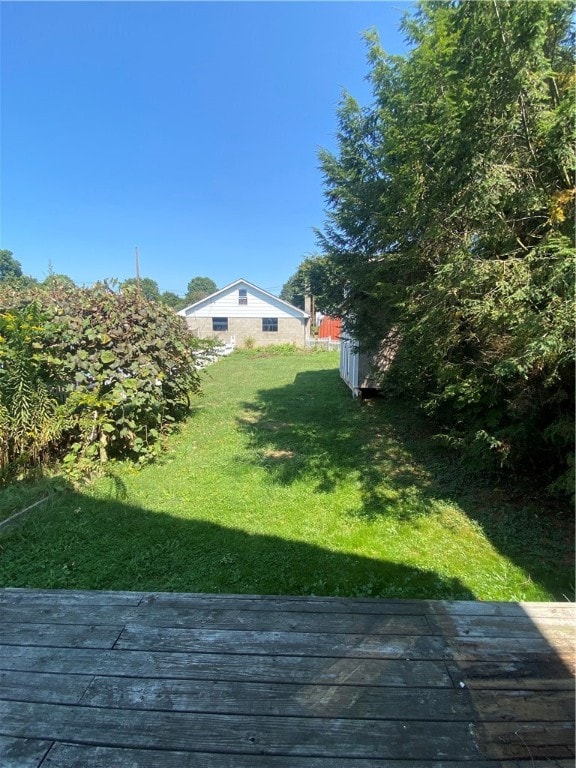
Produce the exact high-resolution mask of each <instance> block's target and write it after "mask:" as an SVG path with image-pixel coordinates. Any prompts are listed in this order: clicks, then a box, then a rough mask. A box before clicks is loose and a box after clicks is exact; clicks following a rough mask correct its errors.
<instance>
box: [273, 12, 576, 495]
mask: <svg viewBox="0 0 576 768" xmlns="http://www.w3.org/2000/svg"><path fill="white" fill-rule="evenodd" d="M572 12H573V5H572V3H570V2H564V1H563V0H555V1H553V2H529V1H528V0H513V1H510V0H492V2H482V3H479V2H473V1H472V0H462V1H460V2H422V3H420V4H419V6H418V8H417V10H416V12H414V13H412V14H410V15H407V16H406V17H405V18H404V20H403V23H402V29H403V31H404V33H405V35H406V37H407V40H408V44H409V50H408V53H407V54H406V55H403V56H391V55H389V54H387V53H386V52H385V51H384V50H383V49H382V47H381V45H380V43H379V39H378V36H377V33H376V32H375V31H371V32H369V33H368V34H367V35H366V41H367V48H368V62H369V80H370V83H371V86H372V97H373V100H372V103H371V104H369V105H368V106H361V105H360V104H359V103H358V102H357V101H356V100H355V99H354V98H353V97H352V96H351V95H349V94H347V93H344V94H343V96H342V98H341V102H340V105H339V109H338V135H337V151H336V152H328V151H321V153H320V163H321V169H322V174H323V179H324V186H325V197H326V203H327V209H326V222H325V225H324V227H323V228H322V229H321V230H319V231H318V243H319V246H320V249H321V254H320V256H319V257H318V259H312V262H313V263H314V262H316V264H317V266H318V269H320V271H321V272H322V271H323V272H324V278H323V280H322V281H321V286H320V294H321V302H322V304H323V308H324V311H331V312H333V313H334V314H337V315H339V316H340V317H342V318H343V319H344V322H345V327H346V328H347V330H348V331H349V332H351V333H352V334H353V335H354V337H355V338H356V339H357V340H358V342H359V344H360V346H361V348H363V349H364V350H366V351H370V352H375V351H377V350H378V349H380V348H381V347H382V345H383V344H384V345H386V344H388V346H389V348H395V349H396V350H397V351H396V354H395V359H394V363H393V365H392V366H391V367H390V368H389V369H388V371H387V372H386V373H385V374H384V375H383V388H384V392H388V393H391V394H394V395H400V394H401V395H402V396H406V395H409V396H410V397H412V398H413V400H414V401H415V402H416V403H417V404H418V406H419V407H420V408H422V409H423V411H424V412H425V413H426V414H427V415H428V416H429V417H430V418H431V419H432V420H433V421H434V423H435V424H436V426H437V432H438V439H439V440H440V441H442V442H444V443H445V444H446V445H449V446H452V447H454V448H455V449H457V450H458V451H459V452H460V454H461V455H462V456H463V457H464V458H465V459H466V460H468V461H469V462H470V463H471V464H472V465H474V466H475V467H477V468H489V467H494V468H497V467H501V468H504V469H507V470H509V471H513V472H523V473H529V474H530V475H531V476H536V477H539V478H540V479H541V480H542V481H544V483H545V484H546V485H547V486H548V488H549V489H550V490H551V491H552V492H560V493H564V492H572V491H573V487H574V485H573V482H574V480H573V466H574V460H573V456H574V421H573V395H574V343H573V333H574V319H575V318H574V293H573V285H574V256H575V249H574V197H575V191H574V170H575V158H574V122H573V115H574V45H573V43H574V37H573V30H572V29H571V21H572V18H571V14H572ZM303 266H304V278H305V281H306V279H307V280H308V283H310V282H312V283H313V281H314V269H313V264H312V268H311V264H310V263H309V264H306V263H305V264H304V265H303ZM295 277H297V276H295ZM300 277H302V274H300ZM293 282H294V281H293ZM296 283H298V280H296ZM290 288H294V285H293V284H292V285H290V281H289V284H287V290H288V289H290ZM296 289H298V285H296Z"/></svg>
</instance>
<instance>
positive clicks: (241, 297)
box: [238, 288, 248, 304]
mask: <svg viewBox="0 0 576 768" xmlns="http://www.w3.org/2000/svg"><path fill="white" fill-rule="evenodd" d="M238 304H248V290H247V288H239V289H238Z"/></svg>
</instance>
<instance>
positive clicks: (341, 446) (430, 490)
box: [239, 370, 573, 599]
mask: <svg viewBox="0 0 576 768" xmlns="http://www.w3.org/2000/svg"><path fill="white" fill-rule="evenodd" d="M243 408H244V412H243V414H242V416H241V417H240V419H239V424H240V427H241V428H242V429H243V430H244V431H245V433H246V434H247V435H248V438H249V444H250V447H251V448H252V450H253V454H254V455H255V456H256V459H255V461H256V463H257V464H259V465H260V466H262V467H264V468H265V469H266V470H267V472H268V475H269V478H270V481H271V482H272V483H277V484H280V485H289V484H291V483H294V482H297V481H300V480H304V481H306V482H309V483H310V484H311V485H312V487H313V488H314V489H315V491H316V492H318V493H323V492H330V491H333V490H334V489H335V488H336V487H337V485H338V484H339V483H342V482H348V483H350V482H351V481H355V482H356V483H357V485H358V487H359V490H360V496H361V506H360V508H357V509H354V510H350V514H351V515H354V516H356V517H360V518H363V519H367V520H374V519H377V518H378V517H381V516H387V517H394V518H396V519H398V520H408V519H413V518H416V517H419V516H426V515H430V514H433V513H435V511H438V509H441V508H444V509H446V507H447V506H450V505H453V506H457V507H458V508H460V509H461V510H462V511H463V512H465V514H466V515H467V516H468V518H469V519H470V520H473V521H475V522H476V523H477V524H479V525H480V526H481V527H482V529H483V531H484V533H485V534H486V535H487V537H488V538H489V539H490V541H491V543H492V545H493V546H494V547H495V548H496V549H497V550H498V551H499V552H500V553H502V554H504V555H505V556H507V557H508V558H509V559H510V560H511V561H513V562H514V563H516V564H517V565H518V566H519V567H521V568H522V569H523V570H525V571H526V572H527V573H530V574H531V577H532V578H533V580H534V581H536V582H537V583H538V584H540V585H541V586H543V587H545V588H546V589H547V590H549V591H550V592H552V593H553V594H556V595H557V596H558V598H559V599H562V597H563V596H564V595H570V594H572V592H573V583H572V581H571V578H572V577H571V574H572V565H571V564H572V562H573V559H572V556H573V551H572V546H571V543H572V538H571V536H570V534H569V530H570V523H571V520H568V519H565V520H564V521H562V520H560V521H559V520H558V518H557V517H554V515H550V514H548V515H547V514H546V513H545V511H543V510H542V508H540V507H538V505H537V504H527V503H526V499H514V498H512V497H511V494H510V492H508V493H506V492H504V491H501V490H498V489H496V488H494V487H492V486H490V485H489V484H488V483H487V482H485V483H484V484H482V483H481V482H480V481H479V480H478V478H476V479H473V478H471V477H470V474H469V473H468V474H466V471H465V468H464V467H462V466H461V465H459V464H458V463H457V462H455V461H454V460H453V459H452V458H451V457H450V455H449V454H447V453H446V452H445V451H444V450H443V449H441V448H439V447H437V446H435V445H434V444H433V442H432V441H431V439H430V434H429V429H428V427H427V425H426V424H425V423H424V422H423V421H422V420H421V419H419V418H418V417H417V416H416V415H415V414H414V412H413V411H411V410H410V408H409V407H408V406H406V405H403V404H402V405H399V404H390V403H387V402H385V401H384V400H381V399H374V400H369V401H364V402H361V401H354V400H352V398H351V397H350V394H349V391H348V390H347V388H346V386H345V385H344V384H343V383H342V382H341V381H340V378H339V375H338V371H336V370H327V371H307V372H303V373H299V374H297V376H296V377H295V380H294V382H293V383H292V384H290V385H287V386H283V387H278V388H274V389H266V390H260V391H259V392H258V395H257V399H256V400H255V401H253V402H249V403H244V404H243ZM572 599H573V598H572Z"/></svg>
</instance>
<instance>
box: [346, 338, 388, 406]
mask: <svg viewBox="0 0 576 768" xmlns="http://www.w3.org/2000/svg"><path fill="white" fill-rule="evenodd" d="M400 342H401V336H400V333H399V332H398V330H397V329H396V328H392V329H391V330H390V331H389V332H388V335H387V336H386V337H385V338H384V339H382V341H381V342H380V345H379V348H378V349H377V350H376V352H374V353H372V354H366V353H365V352H362V349H361V347H360V345H359V343H358V341H357V340H356V339H355V338H353V337H352V336H351V335H350V334H349V333H346V331H342V334H341V336H340V376H341V377H342V378H343V379H344V381H345V382H346V384H347V385H348V386H349V387H350V389H351V390H352V395H353V396H354V397H361V396H362V395H363V394H365V393H367V392H370V391H371V392H374V391H375V390H379V389H380V379H381V378H382V374H384V373H385V372H386V371H387V370H388V369H389V368H390V366H391V365H392V363H393V362H394V358H395V357H396V352H397V351H398V348H399V346H400Z"/></svg>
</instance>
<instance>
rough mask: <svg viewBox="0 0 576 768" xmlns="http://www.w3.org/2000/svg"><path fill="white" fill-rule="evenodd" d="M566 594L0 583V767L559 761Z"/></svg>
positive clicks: (351, 767) (568, 630)
mask: <svg viewBox="0 0 576 768" xmlns="http://www.w3.org/2000/svg"><path fill="white" fill-rule="evenodd" d="M573 609H574V605H572V604H568V603H563V604H557V603H554V604H550V603H532V604H518V603H475V602H458V603H447V602H437V601H410V600H406V601H404V600H368V599H363V600H351V599H338V598H290V597H288V598H266V597H249V596H229V595H191V594H167V593H163V594H151V593H146V594H144V593H135V592H68V591H42V590H20V589H5V590H0V613H1V618H2V622H1V624H0V643H1V644H2V645H1V647H0V686H1V687H0V766H2V768H36V767H37V766H42V768H72V766H75V767H76V768H156V767H158V768H288V767H289V768H422V767H424V768H494V766H502V765H505V766H507V767H508V768H510V767H511V766H522V767H523V768H536V767H538V766H541V768H544V766H546V768H550V767H551V766H562V768H568V766H573V765H574V759H573V758H574V731H573V726H574V687H573V662H574V656H573V638H574V611H573Z"/></svg>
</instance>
